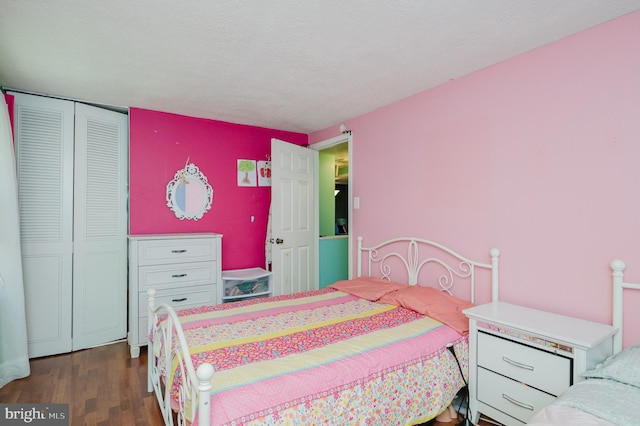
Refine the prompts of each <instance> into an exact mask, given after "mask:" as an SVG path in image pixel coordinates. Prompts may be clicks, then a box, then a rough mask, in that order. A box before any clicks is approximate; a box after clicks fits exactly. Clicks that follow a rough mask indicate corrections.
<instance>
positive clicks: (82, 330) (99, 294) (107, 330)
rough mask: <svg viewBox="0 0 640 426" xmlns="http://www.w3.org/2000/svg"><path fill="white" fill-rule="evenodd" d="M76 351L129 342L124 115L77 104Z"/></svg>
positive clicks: (126, 127)
mask: <svg viewBox="0 0 640 426" xmlns="http://www.w3.org/2000/svg"><path fill="white" fill-rule="evenodd" d="M75 139H76V147H75V191H74V193H75V201H74V263H73V277H74V285H73V349H74V350H78V349H83V348H87V347H91V346H96V345H99V344H103V343H107V342H110V341H113V340H117V339H122V338H125V337H126V333H127V205H126V204H127V140H128V120H127V116H126V115H125V114H121V113H117V112H114V111H108V110H105V109H100V108H95V107H91V106H88V105H84V104H80V103H77V104H76V138H75Z"/></svg>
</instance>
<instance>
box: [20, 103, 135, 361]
mask: <svg viewBox="0 0 640 426" xmlns="http://www.w3.org/2000/svg"><path fill="white" fill-rule="evenodd" d="M10 94H11V95H13V96H14V97H15V103H14V140H15V152H16V164H17V174H18V198H19V211H20V237H21V244H22V267H23V276H24V288H25V303H26V314H27V339H28V344H29V357H30V358H34V357H40V356H45V355H52V354H57V353H64V352H70V351H74V350H79V349H83V348H87V347H91V346H96V345H100V344H104V343H108V342H110V341H113V340H118V339H122V338H124V337H126V332H127V210H126V209H127V140H128V118H127V115H126V114H123V113H119V112H114V111H110V110H107V109H103V108H97V107H93V106H90V105H86V104H83V103H79V102H74V101H69V100H62V99H53V98H48V97H43V96H36V95H30V94H23V93H10Z"/></svg>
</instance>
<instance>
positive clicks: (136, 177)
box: [129, 108, 307, 269]
mask: <svg viewBox="0 0 640 426" xmlns="http://www.w3.org/2000/svg"><path fill="white" fill-rule="evenodd" d="M129 120H130V124H129V140H130V148H129V156H130V158H129V164H130V165H129V174H130V176H129V193H130V199H129V203H130V212H129V232H130V233H131V234H156V233H157V234H166V233H182V232H218V233H221V234H223V239H222V252H223V255H222V268H223V269H236V268H249V267H256V266H258V267H264V262H265V259H264V242H265V237H266V229H267V217H268V212H269V203H270V200H271V187H261V186H256V187H238V185H237V171H236V170H237V160H238V159H246V160H266V159H267V155H268V154H269V153H270V152H271V138H278V139H282V140H285V141H287V142H291V143H295V144H297V145H306V144H307V135H305V134H300V133H293V132H286V131H280V130H273V129H266V128H262V127H254V126H246V125H241V124H233V123H226V122H222V121H214V120H206V119H200V118H193V117H186V116H182V115H176V114H168V113H163V112H157V111H149V110H144V109H138V108H131V110H130V115H129ZM187 158H190V162H191V163H193V164H195V165H196V166H198V168H199V169H200V171H201V172H202V173H203V174H204V175H205V176H206V177H207V179H208V181H209V184H210V185H211V187H212V188H213V192H214V195H213V204H212V206H211V210H209V211H208V212H207V213H205V214H204V216H203V217H202V219H200V220H197V221H196V220H180V219H178V218H177V217H176V216H175V214H174V213H173V212H172V211H171V210H169V208H168V207H167V203H166V187H167V183H169V181H171V180H172V179H173V178H174V175H175V173H176V171H177V170H178V169H181V168H182V167H184V165H185V162H186V161H187ZM251 216H254V217H255V221H254V222H251Z"/></svg>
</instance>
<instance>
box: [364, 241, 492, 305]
mask: <svg viewBox="0 0 640 426" xmlns="http://www.w3.org/2000/svg"><path fill="white" fill-rule="evenodd" d="M405 243H406V247H407V254H406V255H403V254H401V253H399V252H398V251H396V250H394V249H393V248H391V246H392V245H394V246H403V245H404V244H405ZM423 246H430V247H434V248H436V249H438V250H440V251H441V252H443V253H448V254H449V255H451V256H452V257H453V258H454V260H455V259H457V260H459V261H460V262H459V263H458V264H457V265H454V266H452V264H450V263H449V262H448V261H445V260H443V259H439V258H438V257H425V258H424V259H421V258H420V253H419V250H420V247H423ZM385 247H387V248H389V250H384V248H385ZM490 254H491V263H482V262H476V261H473V260H469V259H467V258H466V257H464V256H462V255H460V254H459V253H457V252H455V251H453V250H451V249H450V248H448V247H445V246H443V245H442V244H439V243H436V242H434V241H430V240H425V239H422V238H409V237H401V238H393V239H390V240H387V241H383V242H382V243H380V244H377V245H375V246H371V247H364V246H363V245H362V237H361V236H359V237H358V271H357V272H358V276H362V275H363V269H362V267H363V264H362V262H363V258H366V271H364V273H365V275H371V276H373V275H374V273H373V272H374V268H375V267H376V266H377V268H378V274H380V275H381V278H383V279H388V280H390V279H391V278H390V275H391V265H389V263H388V261H389V260H390V259H391V258H394V259H399V260H400V261H401V262H402V263H403V264H404V266H405V267H406V270H407V273H408V276H409V284H410V285H415V284H417V282H418V276H419V275H420V270H421V269H422V267H423V266H425V265H427V264H429V263H434V264H438V265H440V266H441V267H442V268H443V270H444V272H443V273H442V275H440V276H439V278H438V284H439V285H440V288H441V289H442V290H443V291H446V292H447V293H449V294H451V288H452V287H453V284H454V279H455V278H456V277H460V278H468V279H469V280H470V286H471V302H475V270H476V268H483V269H490V270H491V300H492V301H494V302H495V301H497V300H498V293H499V287H498V258H499V256H500V251H499V250H498V249H495V248H494V249H491V250H490Z"/></svg>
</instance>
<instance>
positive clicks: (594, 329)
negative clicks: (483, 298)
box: [463, 302, 618, 348]
mask: <svg viewBox="0 0 640 426" xmlns="http://www.w3.org/2000/svg"><path fill="white" fill-rule="evenodd" d="M463 312H464V314H465V315H467V316H468V317H469V318H473V319H475V320H478V321H484V322H487V323H491V324H499V325H502V326H504V327H508V328H512V329H516V330H522V331H526V332H529V333H533V334H537V335H540V336H545V337H551V338H553V339H557V340H561V341H563V342H565V343H567V344H569V345H571V346H578V347H582V348H591V347H593V346H596V345H597V344H598V343H600V342H602V341H603V340H605V339H607V338H608V337H610V336H613V335H614V334H616V332H617V331H618V329H617V328H616V327H613V326H611V325H607V324H601V323H598V322H593V321H587V320H583V319H579V318H574V317H568V316H565V315H560V314H554V313H551V312H546V311H540V310H537V309H532V308H527V307H524V306H519V305H512V304H510V303H504V302H492V303H487V304H484V305H479V306H475V307H473V308H469V309H465V310H464V311H463Z"/></svg>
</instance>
